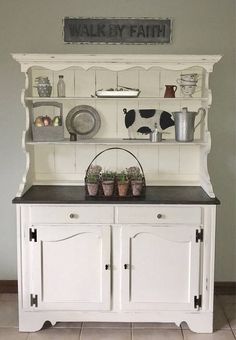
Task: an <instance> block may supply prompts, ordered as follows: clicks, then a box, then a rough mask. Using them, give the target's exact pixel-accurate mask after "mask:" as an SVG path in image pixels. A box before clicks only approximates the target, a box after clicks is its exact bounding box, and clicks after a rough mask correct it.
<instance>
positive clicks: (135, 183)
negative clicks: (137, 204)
mask: <svg viewBox="0 0 236 340" xmlns="http://www.w3.org/2000/svg"><path fill="white" fill-rule="evenodd" d="M127 174H128V177H129V179H130V182H131V189H132V195H133V196H140V195H141V194H142V190H143V176H142V174H141V172H140V168H139V167H137V166H131V167H130V168H128V169H127Z"/></svg>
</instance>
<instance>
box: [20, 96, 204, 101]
mask: <svg viewBox="0 0 236 340" xmlns="http://www.w3.org/2000/svg"><path fill="white" fill-rule="evenodd" d="M208 99H209V98H207V97H175V98H163V97H132V98H125V97H111V98H104V97H103V98H101V97H25V100H29V101H42V102H44V101H45V102H47V101H64V100H65V101H67V100H95V101H97V100H120V101H121V100H122V101H123V100H127V101H132V100H156V101H164V102H166V101H170V102H174V101H187V100H191V101H199V100H205V101H207V100H208Z"/></svg>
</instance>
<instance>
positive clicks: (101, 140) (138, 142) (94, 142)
mask: <svg viewBox="0 0 236 340" xmlns="http://www.w3.org/2000/svg"><path fill="white" fill-rule="evenodd" d="M26 144H27V145H42V144H43V145H47V144H55V145H77V144H86V145H88V144H90V145H150V146H155V145H206V143H205V142H203V141H202V140H200V139H196V140H195V141H193V142H176V141H175V140H174V139H166V140H163V141H162V142H156V143H152V142H150V141H149V139H118V138H114V139H108V138H91V139H79V140H77V141H73V142H72V141H70V140H69V139H64V140H62V141H56V142H34V141H28V142H27V143H26Z"/></svg>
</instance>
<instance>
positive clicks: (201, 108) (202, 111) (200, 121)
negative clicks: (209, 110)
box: [194, 107, 206, 131]
mask: <svg viewBox="0 0 236 340" xmlns="http://www.w3.org/2000/svg"><path fill="white" fill-rule="evenodd" d="M200 112H201V113H202V117H201V119H200V120H199V122H198V123H197V125H196V126H195V127H194V131H195V130H196V128H197V127H198V125H200V124H201V123H202V122H203V121H204V119H205V117H206V110H205V109H204V108H203V107H200V109H198V112H197V114H199V113H200Z"/></svg>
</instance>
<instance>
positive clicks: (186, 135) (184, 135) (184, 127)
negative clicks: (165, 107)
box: [172, 107, 206, 142]
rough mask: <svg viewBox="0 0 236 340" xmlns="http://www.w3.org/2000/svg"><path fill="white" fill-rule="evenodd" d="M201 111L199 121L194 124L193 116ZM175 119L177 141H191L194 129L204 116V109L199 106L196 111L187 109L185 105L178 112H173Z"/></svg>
mask: <svg viewBox="0 0 236 340" xmlns="http://www.w3.org/2000/svg"><path fill="white" fill-rule="evenodd" d="M199 113H201V115H202V117H201V119H200V121H199V122H198V123H197V125H196V126H194V123H195V117H196V116H197V115H198V114H199ZM172 114H173V117H174V121H175V139H176V141H177V142H192V141H193V139H194V131H195V129H196V127H197V126H199V125H200V124H201V123H202V122H203V120H204V119H205V116H206V110H205V109H204V108H202V107H201V108H199V109H198V111H197V112H191V111H188V109H187V107H183V108H182V111H180V112H173V113H172Z"/></svg>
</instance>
